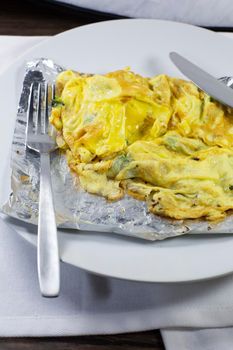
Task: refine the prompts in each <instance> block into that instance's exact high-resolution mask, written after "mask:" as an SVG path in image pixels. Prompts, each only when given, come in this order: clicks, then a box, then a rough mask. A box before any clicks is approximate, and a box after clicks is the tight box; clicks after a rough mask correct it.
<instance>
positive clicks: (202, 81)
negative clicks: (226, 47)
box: [169, 52, 233, 108]
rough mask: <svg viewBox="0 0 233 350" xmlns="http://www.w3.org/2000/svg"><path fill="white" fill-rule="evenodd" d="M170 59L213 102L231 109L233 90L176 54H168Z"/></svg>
mask: <svg viewBox="0 0 233 350" xmlns="http://www.w3.org/2000/svg"><path fill="white" fill-rule="evenodd" d="M169 56H170V59H171V60H172V62H173V63H174V64H175V65H176V67H177V68H178V69H179V70H180V71H181V73H183V74H184V75H185V76H186V77H187V78H189V79H190V80H192V82H193V83H194V84H195V85H197V86H198V87H199V88H200V89H201V90H203V91H205V92H206V93H207V94H208V95H210V96H211V97H213V98H214V99H215V100H217V101H219V102H221V103H223V104H224V105H227V106H230V107H232V108H233V89H231V88H230V87H228V86H226V85H225V84H224V83H223V82H221V81H219V80H217V79H216V78H214V77H213V76H212V75H210V74H209V73H207V72H205V71H204V70H203V69H201V68H199V67H198V66H196V65H195V64H194V63H192V62H190V61H188V60H187V59H186V58H184V57H182V56H181V55H179V54H178V53H176V52H170V54H169Z"/></svg>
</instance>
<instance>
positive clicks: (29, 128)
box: [26, 83, 35, 135]
mask: <svg viewBox="0 0 233 350" xmlns="http://www.w3.org/2000/svg"><path fill="white" fill-rule="evenodd" d="M34 85H35V84H34V83H32V84H31V86H30V92H29V97H28V109H27V128H26V133H27V135H28V134H31V133H33V98H34Z"/></svg>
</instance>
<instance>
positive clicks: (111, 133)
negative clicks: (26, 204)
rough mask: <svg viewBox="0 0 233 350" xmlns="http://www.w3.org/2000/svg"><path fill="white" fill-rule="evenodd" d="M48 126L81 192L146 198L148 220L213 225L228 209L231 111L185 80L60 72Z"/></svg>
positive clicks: (232, 188)
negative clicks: (151, 215)
mask: <svg viewBox="0 0 233 350" xmlns="http://www.w3.org/2000/svg"><path fill="white" fill-rule="evenodd" d="M57 87H58V89H57V91H58V96H57V99H56V101H55V102H56V106H54V107H53V109H52V113H51V117H50V122H51V123H52V124H53V125H54V126H55V128H56V129H57V130H58V134H57V142H58V146H59V147H60V148H61V149H62V150H63V151H66V152H67V161H68V164H69V166H70V168H71V170H72V171H74V172H75V173H76V174H77V175H78V176H79V179H80V184H81V186H82V187H83V188H84V189H85V190H86V191H88V192H90V193H94V194H97V195H100V196H104V197H105V198H107V199H108V200H118V199H120V198H122V197H123V196H124V195H125V194H126V193H128V194H129V195H131V196H133V197H135V198H136V199H140V200H145V201H146V202H147V204H148V208H149V209H150V210H151V212H152V213H154V214H155V215H161V216H167V217H171V218H175V219H196V218H201V217H205V218H207V219H208V220H219V219H222V218H224V217H225V215H226V212H227V211H228V210H230V209H233V175H232V174H233V112H232V110H231V109H230V108H226V107H224V106H222V105H221V104H219V103H217V102H216V101H213V100H212V99H211V98H210V97H209V96H208V95H206V94H205V93H204V92H202V91H200V90H199V89H198V88H197V87H196V86H195V85H194V84H192V83H191V82H188V81H185V80H181V79H175V78H170V77H168V76H166V75H158V76H155V77H152V78H145V77H142V76H140V75H138V74H135V73H133V72H131V71H130V70H129V69H125V70H118V71H115V72H111V73H108V74H105V75H93V76H90V75H82V74H79V73H76V72H72V71H65V72H62V73H61V74H60V75H59V76H58V78H57Z"/></svg>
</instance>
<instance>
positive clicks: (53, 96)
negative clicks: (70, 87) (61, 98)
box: [52, 83, 56, 100]
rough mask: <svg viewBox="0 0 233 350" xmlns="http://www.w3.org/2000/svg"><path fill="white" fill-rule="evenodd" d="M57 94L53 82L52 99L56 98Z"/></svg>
mask: <svg viewBox="0 0 233 350" xmlns="http://www.w3.org/2000/svg"><path fill="white" fill-rule="evenodd" d="M55 95H56V88H55V84H54V83H53V84H52V99H53V100H54V99H55Z"/></svg>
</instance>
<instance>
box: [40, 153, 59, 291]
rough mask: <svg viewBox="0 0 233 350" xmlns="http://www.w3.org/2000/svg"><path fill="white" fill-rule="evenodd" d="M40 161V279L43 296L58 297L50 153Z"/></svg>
mask: <svg viewBox="0 0 233 350" xmlns="http://www.w3.org/2000/svg"><path fill="white" fill-rule="evenodd" d="M40 161H41V168H40V198H39V222H38V246H37V247H38V248H37V264H38V277H39V284H40V291H41V294H42V295H43V296H44V297H56V296H58V294H59V290H60V264H59V249H58V239H57V225H56V219H55V211H54V205H53V194H52V183H51V175H50V155H49V153H41V155H40Z"/></svg>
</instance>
